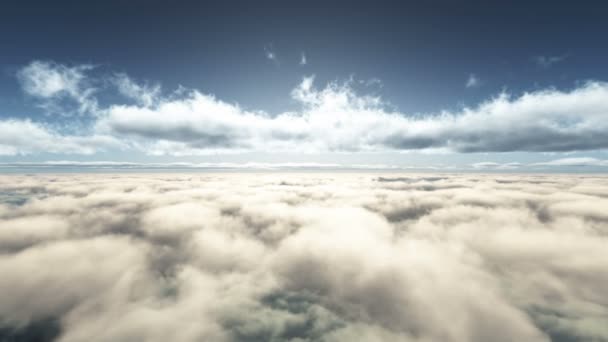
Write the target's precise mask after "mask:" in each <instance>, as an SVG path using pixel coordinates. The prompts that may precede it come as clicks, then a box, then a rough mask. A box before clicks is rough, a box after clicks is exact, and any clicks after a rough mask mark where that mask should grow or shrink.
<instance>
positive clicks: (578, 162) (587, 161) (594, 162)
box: [532, 157, 608, 166]
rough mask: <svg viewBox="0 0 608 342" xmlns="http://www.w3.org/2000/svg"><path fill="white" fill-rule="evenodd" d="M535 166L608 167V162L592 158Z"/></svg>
mask: <svg viewBox="0 0 608 342" xmlns="http://www.w3.org/2000/svg"><path fill="white" fill-rule="evenodd" d="M532 165H533V166H608V160H602V159H597V158H590V157H580V158H562V159H556V160H551V161H548V162H541V163H534V164H532Z"/></svg>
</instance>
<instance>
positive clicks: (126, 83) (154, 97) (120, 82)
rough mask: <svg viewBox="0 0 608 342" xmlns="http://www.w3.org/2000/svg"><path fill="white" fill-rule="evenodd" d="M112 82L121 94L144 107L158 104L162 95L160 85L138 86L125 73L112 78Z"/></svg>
mask: <svg viewBox="0 0 608 342" xmlns="http://www.w3.org/2000/svg"><path fill="white" fill-rule="evenodd" d="M111 80H112V82H113V83H114V84H115V85H116V87H117V89H118V92H120V94H122V95H124V96H126V97H128V98H130V99H133V100H135V101H136V102H137V103H138V104H140V105H142V106H144V107H150V106H152V105H154V104H156V103H157V102H158V101H159V99H160V95H161V87H160V85H159V84H154V85H150V84H143V85H141V84H138V83H136V82H134V81H133V80H132V79H131V78H130V77H129V76H127V75H126V74H124V73H118V74H116V75H114V77H112V79H111Z"/></svg>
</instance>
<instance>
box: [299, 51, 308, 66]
mask: <svg viewBox="0 0 608 342" xmlns="http://www.w3.org/2000/svg"><path fill="white" fill-rule="evenodd" d="M306 64H308V59H306V54H305V53H304V52H302V53H301V54H300V65H306Z"/></svg>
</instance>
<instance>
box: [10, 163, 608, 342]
mask: <svg viewBox="0 0 608 342" xmlns="http://www.w3.org/2000/svg"><path fill="white" fill-rule="evenodd" d="M0 195H1V196H0V274H1V275H2V276H1V277H0V293H2V294H3V295H2V296H0V340H7V339H8V340H11V339H12V340H15V339H17V340H19V339H21V340H24V339H26V340H27V339H28V338H29V339H37V340H39V341H50V340H57V341H64V342H65V341H87V340H95V341H125V342H126V341H141V340H145V341H201V340H208V341H294V342H295V341H299V342H301V341H359V340H363V341H421V342H422V341H424V342H428V341H490V340H491V341H550V340H553V341H608V330H607V329H606V325H605V322H606V321H607V320H608V294H607V292H606V290H605V284H606V283H607V282H608V252H607V250H606V248H605V246H606V245H607V243H608V241H607V240H608V215H607V214H606V210H605V208H606V207H607V206H608V179H607V178H606V177H603V176H598V177H592V176H545V175H536V176H515V175H513V176H497V175H475V176H467V175H462V176H453V175H440V176H434V175H428V174H426V175H415V174H407V175H404V174H386V173H385V174H382V175H373V174H339V175H336V174H308V175H298V174H290V175H276V174H266V175H264V174H257V175H254V174H251V175H246V174H232V175H222V174H206V175H201V174H193V175H186V174H173V175H160V174H159V175H139V174H130V175H110V174H109V175H82V174H80V175H61V176H54V175H40V176H19V175H16V176H0Z"/></svg>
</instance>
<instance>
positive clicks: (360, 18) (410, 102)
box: [0, 1, 608, 112]
mask: <svg viewBox="0 0 608 342" xmlns="http://www.w3.org/2000/svg"><path fill="white" fill-rule="evenodd" d="M606 18H608V4H606V3H605V2H600V1H597V2H587V1H583V2H577V3H574V2H555V1H551V2H549V1H521V2H518V1H509V2H499V1H469V2H456V1H428V2H422V1H415V2H414V1H410V2H407V1H392V2H383V1H374V2H371V1H365V2H356V1H260V2H258V1H242V2H238V1H223V2H219V1H218V2H215V3H213V2H204V1H103V2H83V1H36V2H32V1H7V2H4V3H3V5H2V10H1V11H0V51H2V53H1V54H0V64H1V65H2V67H3V71H4V72H3V74H2V79H1V80H0V87H1V88H0V89H1V90H2V94H3V96H2V98H3V101H10V99H11V98H14V97H19V89H18V87H15V78H14V72H15V70H17V69H18V68H20V67H22V66H23V65H25V64H27V63H29V62H30V61H31V60H33V59H37V60H53V61H56V62H61V63H92V64H98V65H101V66H103V67H106V68H108V69H111V70H113V71H126V72H128V73H129V74H130V75H131V76H132V77H134V78H136V79H146V80H151V81H160V82H162V84H163V86H164V87H165V88H167V89H172V88H174V87H176V86H177V85H179V84H181V85H184V86H186V87H193V88H198V89H200V90H202V91H204V92H208V93H213V94H216V95H217V96H218V97H220V98H222V99H225V100H227V101H237V102H239V103H240V104H242V105H244V106H246V107H251V108H255V109H264V110H267V111H271V112H274V111H277V110H280V109H284V108H287V106H289V103H288V100H286V99H285V96H283V95H284V94H285V93H286V92H287V91H288V89H291V88H292V87H293V86H295V85H296V84H297V83H298V82H299V80H300V78H301V76H302V74H316V75H317V79H318V80H319V81H320V82H323V81H326V80H334V79H346V78H348V77H349V76H350V75H352V74H354V75H355V76H356V77H357V78H360V79H370V78H378V79H380V80H382V82H383V84H384V87H383V89H382V95H383V97H384V98H385V99H387V100H388V101H390V102H391V103H393V104H395V105H397V106H398V107H399V109H401V110H403V111H406V112H416V111H422V112H432V111H437V110H440V109H444V108H453V107H455V106H458V105H459V104H460V103H466V104H474V103H477V102H478V101H479V100H482V99H485V98H487V97H488V95H490V94H496V93H497V92H499V91H500V90H502V89H504V88H506V89H509V90H511V91H513V92H519V91H522V90H530V89H534V88H537V87H546V86H555V87H560V88H561V87H566V88H567V87H573V86H574V85H575V84H576V81H580V80H586V79H600V80H606V79H608V68H607V67H606V60H607V57H608V46H607V45H606V44H605V42H604V40H605V37H606V36H608V24H607V21H606ZM264 47H272V48H273V49H274V50H275V52H276V54H277V56H278V58H279V63H278V65H274V64H273V63H271V62H270V61H268V60H267V59H265V58H264ZM302 52H304V53H305V54H306V56H307V60H308V62H309V64H308V65H306V66H305V67H301V66H299V65H298V61H299V59H300V54H301V53H302ZM538 56H545V57H551V56H559V57H564V59H563V61H561V62H559V63H555V64H554V65H552V66H551V67H550V68H543V67H540V66H539V65H537V64H536V63H535V58H536V57H538ZM471 73H473V74H475V75H476V76H477V77H478V78H479V79H480V80H481V82H482V83H481V85H482V86H481V87H479V88H476V89H466V88H465V87H464V86H463V85H464V83H465V82H466V79H467V77H468V75H469V74H471ZM279 95H280V96H279ZM7 98H8V99H7Z"/></svg>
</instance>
